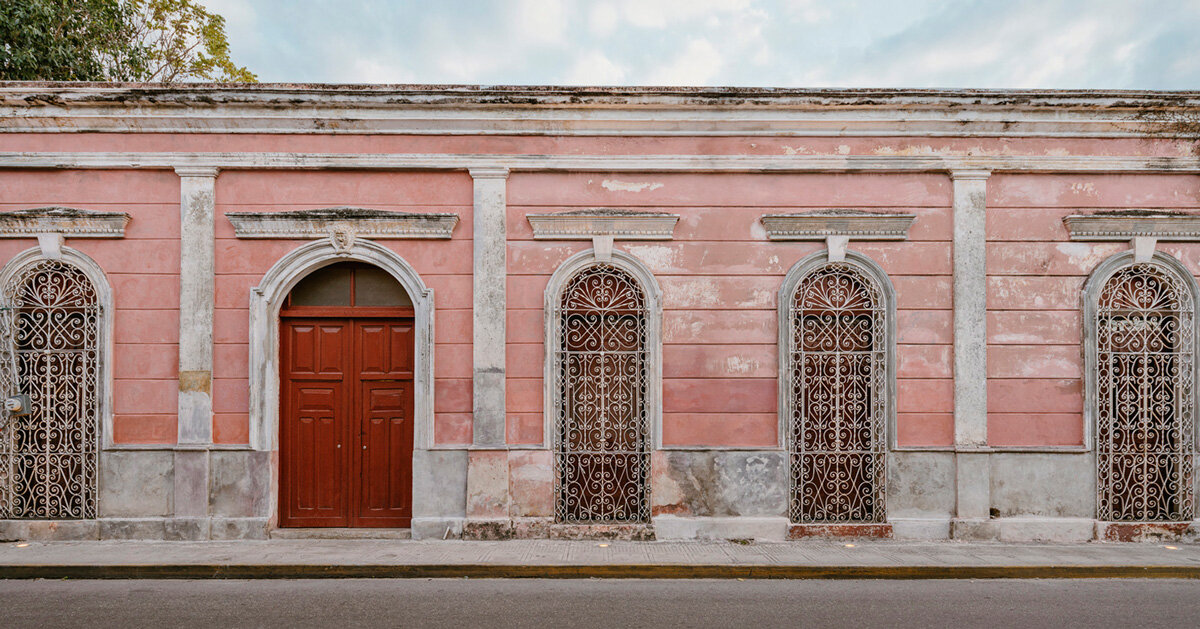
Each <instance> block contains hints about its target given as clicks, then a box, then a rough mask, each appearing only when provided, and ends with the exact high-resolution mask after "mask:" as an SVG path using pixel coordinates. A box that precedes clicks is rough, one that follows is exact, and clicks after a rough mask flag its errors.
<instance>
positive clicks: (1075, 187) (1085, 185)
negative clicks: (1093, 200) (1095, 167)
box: [1071, 181, 1100, 197]
mask: <svg viewBox="0 0 1200 629" xmlns="http://www.w3.org/2000/svg"><path fill="white" fill-rule="evenodd" d="M1071 192H1073V193H1075V194H1082V195H1085V196H1089V197H1099V196H1100V195H1099V194H1098V193H1097V192H1096V184H1094V183H1092V182H1090V181H1087V182H1080V183H1073V184H1071Z"/></svg>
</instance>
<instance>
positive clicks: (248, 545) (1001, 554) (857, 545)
mask: <svg viewBox="0 0 1200 629" xmlns="http://www.w3.org/2000/svg"><path fill="white" fill-rule="evenodd" d="M319 577H476V578H481V577H561V578H581V577H610V578H621V577H624V578H634V577H638V578H719V577H737V578H1005V577H1009V578H1053V577H1063V578H1067V577H1072V578H1083V577H1143V578H1145V577H1171V578H1200V544H1180V543H1177V544H1167V543H1162V544H1152V543H1098V542H1091V543H1083V544H1005V543H965V542H898V541H855V542H853V543H850V542H841V541H812V540H806V541H802V542H780V543H736V542H626V541H565V540H514V541H470V542H467V541H429V540H419V541H414V540H393V539H370V540H361V539H338V540H324V539H305V540H287V539H271V540H261V541H257V540H256V541H209V542H153V541H87V542H14V543H6V544H0V578H319Z"/></svg>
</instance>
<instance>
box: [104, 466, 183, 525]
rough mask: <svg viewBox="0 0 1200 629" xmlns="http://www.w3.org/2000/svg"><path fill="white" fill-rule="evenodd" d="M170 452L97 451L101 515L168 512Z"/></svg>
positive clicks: (171, 479)
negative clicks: (98, 453) (98, 452)
mask: <svg viewBox="0 0 1200 629" xmlns="http://www.w3.org/2000/svg"><path fill="white" fill-rule="evenodd" d="M173 469H174V455H173V454H172V453H171V452H163V451H139V450H125V451H121V450H104V451H101V453H100V501H99V514H100V517H101V518H146V517H152V516H160V517H161V516H166V515H169V514H170V513H171V500H172V494H173V493H174V473H173Z"/></svg>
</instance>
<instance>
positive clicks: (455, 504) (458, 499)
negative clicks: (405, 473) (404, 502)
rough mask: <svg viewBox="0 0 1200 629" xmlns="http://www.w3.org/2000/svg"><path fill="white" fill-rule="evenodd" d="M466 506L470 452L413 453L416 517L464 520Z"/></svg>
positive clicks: (420, 451)
mask: <svg viewBox="0 0 1200 629" xmlns="http://www.w3.org/2000/svg"><path fill="white" fill-rule="evenodd" d="M466 505H467V451H466V450H414V451H413V517H414V521H415V518H425V517H429V518H462V517H464V516H465V515H466Z"/></svg>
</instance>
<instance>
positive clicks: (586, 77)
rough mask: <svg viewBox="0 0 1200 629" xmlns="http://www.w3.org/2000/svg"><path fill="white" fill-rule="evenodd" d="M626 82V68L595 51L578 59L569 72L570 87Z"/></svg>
mask: <svg viewBox="0 0 1200 629" xmlns="http://www.w3.org/2000/svg"><path fill="white" fill-rule="evenodd" d="M624 82H625V68H622V67H621V66H619V65H617V64H616V63H614V62H613V61H612V59H609V58H608V57H606V56H605V55H604V53H602V52H600V51H598V50H593V51H591V52H588V53H586V54H584V55H582V56H580V57H579V58H578V59H576V60H575V63H574V64H573V65H572V66H571V69H570V70H568V71H567V75H566V83H567V84H568V85H621V84H622V83H624Z"/></svg>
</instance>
